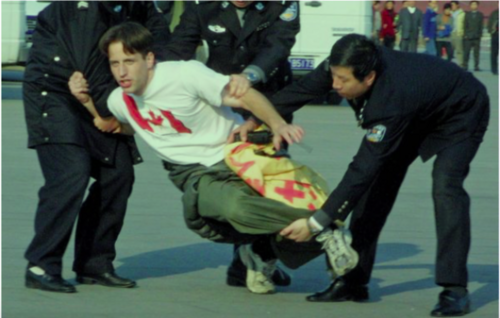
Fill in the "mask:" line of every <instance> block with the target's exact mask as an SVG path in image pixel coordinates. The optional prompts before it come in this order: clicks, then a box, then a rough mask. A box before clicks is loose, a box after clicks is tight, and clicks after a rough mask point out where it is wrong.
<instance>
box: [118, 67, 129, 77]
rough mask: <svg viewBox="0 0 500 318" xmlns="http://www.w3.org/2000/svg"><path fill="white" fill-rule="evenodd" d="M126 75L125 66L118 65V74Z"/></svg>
mask: <svg viewBox="0 0 500 318" xmlns="http://www.w3.org/2000/svg"><path fill="white" fill-rule="evenodd" d="M125 75H127V67H126V66H125V65H120V76H121V77H124V76H125Z"/></svg>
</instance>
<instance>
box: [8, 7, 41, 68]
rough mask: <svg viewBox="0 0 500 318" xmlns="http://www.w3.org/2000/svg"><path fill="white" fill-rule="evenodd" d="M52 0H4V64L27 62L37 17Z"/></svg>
mask: <svg viewBox="0 0 500 318" xmlns="http://www.w3.org/2000/svg"><path fill="white" fill-rule="evenodd" d="M49 3H50V1H2V65H5V64H19V63H23V62H26V59H27V57H28V51H29V48H30V47H31V34H32V33H33V30H34V29H35V24H36V17H37V16H38V13H39V12H40V11H42V10H43V9H44V8H45V7H46V6H47V5H49Z"/></svg>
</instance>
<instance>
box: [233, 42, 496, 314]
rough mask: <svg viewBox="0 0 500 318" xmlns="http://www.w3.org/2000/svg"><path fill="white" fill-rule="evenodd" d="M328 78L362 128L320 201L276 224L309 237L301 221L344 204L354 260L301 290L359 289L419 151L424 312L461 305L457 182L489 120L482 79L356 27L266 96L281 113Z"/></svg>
mask: <svg viewBox="0 0 500 318" xmlns="http://www.w3.org/2000/svg"><path fill="white" fill-rule="evenodd" d="M331 87H333V89H335V90H336V91H337V92H338V93H339V94H340V95H341V96H343V97H345V98H346V99H347V100H348V101H349V103H350V104H351V106H352V108H353V109H354V111H355V113H356V119H357V122H358V125H359V126H361V127H362V128H363V129H366V131H367V132H366V135H365V136H364V137H363V140H362V142H361V146H360V148H359V150H358V153H357V154H356V156H355V157H354V159H353V161H352V163H351V164H350V165H349V167H348V170H347V172H346V174H345V175H344V177H343V178H342V180H341V182H340V184H339V185H338V186H337V188H336V189H335V190H334V191H333V192H332V193H331V195H330V196H329V198H328V200H327V202H326V203H325V204H324V206H323V207H322V208H321V210H318V211H317V212H316V213H315V214H314V215H313V216H312V217H311V218H310V219H309V220H305V219H302V220H298V221H296V222H294V223H292V224H291V225H290V226H289V227H287V228H286V229H284V230H283V231H282V232H281V234H282V235H285V236H287V237H288V238H290V239H294V240H296V241H304V240H307V239H309V238H310V236H311V228H314V229H316V230H321V229H322V228H324V227H328V226H331V224H332V221H337V220H341V221H342V220H345V219H346V217H347V215H348V214H349V213H350V212H351V211H352V210H354V212H353V215H352V220H351V223H350V230H351V232H352V235H353V237H354V241H353V248H354V249H356V250H357V251H358V253H359V256H360V260H359V264H358V266H357V267H356V268H355V269H354V270H353V271H352V272H350V273H348V274H347V275H345V276H344V277H340V278H337V279H335V280H334V281H333V283H332V284H331V285H330V287H329V288H328V289H326V290H325V291H323V292H320V293H317V294H314V295H312V296H309V297H308V300H309V301H345V300H355V301H361V300H366V299H368V289H367V286H366V285H367V284H368V282H369V280H370V276H371V272H372V269H373V264H374V260H375V251H376V244H377V240H378V237H379V234H380V232H381V230H382V227H383V225H384V223H385V220H386V218H387V216H388V214H389V212H390V211H391V209H392V206H393V204H394V201H395V200H396V196H397V193H398V190H399V188H400V186H401V183H402V182H403V179H404V177H405V175H406V172H407V169H408V167H409V166H410V164H411V163H412V162H413V161H414V160H415V159H416V158H417V157H418V156H421V157H422V159H423V160H424V161H427V160H429V159H430V158H431V157H433V156H436V159H435V161H434V168H433V173H432V178H433V191H432V195H433V199H434V206H435V217H436V228H437V239H438V247H437V264H436V284H438V285H439V286H442V287H443V288H444V290H443V292H442V293H441V294H440V296H439V302H438V304H437V305H436V307H435V308H434V310H433V311H432V313H431V314H432V315H434V316H455V315H463V314H465V313H467V312H468V311H469V306H470V304H469V298H468V292H467V289H466V288H467V268H466V262H467V255H468V251H469V246H470V216H469V208H470V200H469V196H468V195H467V192H466V191H465V189H464V187H463V183H464V180H465V178H466V177H467V175H468V173H469V166H470V163H471V161H472V159H473V158H474V155H475V154H476V152H477V150H478V148H479V145H480V144H481V142H482V139H483V136H484V134H485V131H486V128H487V125H488V121H489V112H490V110H489V98H488V95H487V92H486V89H485V87H484V86H483V85H482V84H481V83H480V82H479V81H478V80H477V79H476V78H474V76H473V75H472V74H470V73H467V72H465V71H463V70H462V69H461V68H460V67H458V66H456V65H455V64H452V63H447V62H444V61H441V60H440V59H437V58H435V57H432V56H427V55H423V54H413V53H403V52H397V51H391V50H388V49H386V48H384V47H377V46H376V45H375V44H374V43H373V42H372V41H370V40H368V39H367V38H366V37H364V36H361V35H355V34H351V35H347V36H345V37H343V38H342V39H340V40H339V41H338V42H337V43H335V45H334V46H333V48H332V51H331V55H330V58H329V60H326V61H325V62H323V63H322V64H321V65H320V66H319V67H318V68H317V69H316V70H315V71H313V72H311V73H310V74H308V75H307V76H306V77H304V78H303V79H301V80H300V81H298V82H296V83H294V84H292V85H290V86H288V87H286V88H285V89H283V90H282V91H281V92H279V93H278V94H276V95H275V96H274V98H272V102H273V103H274V105H275V106H276V107H277V109H278V111H280V112H281V113H283V114H287V113H290V112H293V111H295V110H297V109H298V108H300V107H301V106H302V105H304V104H306V103H307V102H308V101H310V100H311V99H313V98H315V97H316V96H321V95H322V94H324V93H325V92H327V91H328V90H329V89H330V88H331ZM249 123H251V122H249ZM243 129H246V128H245V127H244V128H243ZM308 225H309V227H308Z"/></svg>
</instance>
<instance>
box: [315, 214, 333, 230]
mask: <svg viewBox="0 0 500 318" xmlns="http://www.w3.org/2000/svg"><path fill="white" fill-rule="evenodd" d="M313 220H314V221H315V222H317V223H318V225H319V226H318V227H322V228H325V227H327V226H329V225H330V224H331V223H332V219H331V218H330V216H329V215H328V214H327V213H326V212H325V211H323V210H318V211H316V212H315V213H314V214H313V216H312V217H311V222H314V221H313ZM313 224H314V225H316V224H315V223H313Z"/></svg>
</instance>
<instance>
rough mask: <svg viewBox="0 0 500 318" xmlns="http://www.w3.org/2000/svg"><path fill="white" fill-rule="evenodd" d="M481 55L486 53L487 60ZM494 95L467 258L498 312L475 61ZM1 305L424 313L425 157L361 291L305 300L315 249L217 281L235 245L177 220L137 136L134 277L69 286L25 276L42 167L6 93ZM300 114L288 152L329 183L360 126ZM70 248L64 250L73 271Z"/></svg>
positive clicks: (337, 117)
mask: <svg viewBox="0 0 500 318" xmlns="http://www.w3.org/2000/svg"><path fill="white" fill-rule="evenodd" d="M484 65H486V62H485V64H484ZM477 76H478V77H479V78H480V79H481V81H482V82H483V83H485V84H486V85H487V87H488V89H489V92H490V95H491V98H492V107H491V108H492V121H491V125H490V129H489V132H488V134H487V136H486V138H485V141H484V143H483V145H482V147H481V149H480V151H479V153H478V155H477V157H476V159H475V161H474V162H473V164H472V169H471V175H470V177H469V178H468V180H467V182H466V188H467V189H468V191H469V193H470V196H471V198H472V220H473V222H472V225H473V241H472V249H471V253H470V258H469V270H470V285H469V290H470V292H471V298H472V302H473V312H472V313H471V315H470V317H471V318H472V317H488V318H490V317H498V278H499V277H498V270H499V268H498V259H499V258H498V245H499V244H498V243H499V238H498V211H499V209H498V193H499V189H498V187H499V180H498V163H499V158H498V153H499V152H498V106H499V105H498V77H493V76H492V75H491V74H490V73H487V72H481V73H477ZM2 102H3V104H2V107H1V108H2V150H3V151H2V163H3V165H2V190H3V193H2V260H3V262H2V296H3V301H2V317H5V318H11V317H15V318H30V317H38V318H43V317H51V318H53V317H55V318H58V317H73V318H77V317H86V318H87V317H121V318H126V317H130V318H135V317H146V318H149V317H205V318H210V317H278V316H283V317H289V318H293V317H315V318H320V317H385V318H387V317H389V318H390V317H415V318H417V317H426V316H427V315H428V312H429V310H430V309H431V308H432V306H433V305H434V304H435V301H436V299H437V295H438V293H439V292H440V289H439V288H437V287H436V286H435V285H434V283H433V271H434V265H433V264H434V259H435V230H434V221H433V209H432V200H431V195H430V193H431V179H430V175H431V167H432V163H428V164H425V165H424V164H422V163H421V162H416V163H415V164H414V165H413V166H412V168H411V169H410V173H409V175H408V177H407V179H406V181H405V183H404V185H403V188H402V189H401V192H400V195H399V198H398V201H397V203H396V206H395V207H394V211H393V213H392V215H391V217H390V219H389V221H388V223H387V225H386V228H385V230H384V232H383V234H382V236H381V239H380V246H379V253H378V257H377V263H376V267H375V271H374V273H373V279H372V282H371V284H370V292H371V300H370V302H368V303H364V304H356V303H352V302H348V303H339V304H333V303H329V304H311V303H307V302H306V301H305V300H304V297H305V296H306V295H308V294H310V293H312V292H314V291H317V290H319V289H322V288H323V287H325V286H326V285H327V284H328V278H327V276H326V273H325V271H324V268H325V266H324V262H323V259H316V260H315V261H313V262H311V263H310V264H308V265H307V266H305V267H303V268H301V269H299V270H296V271H290V272H291V274H292V275H293V278H294V282H293V284H292V286H290V287H289V288H280V289H279V293H278V294H276V295H270V296H260V295H253V294H251V293H250V292H248V291H247V290H246V289H244V288H231V287H228V286H226V285H225V284H224V280H225V271H226V268H227V265H228V263H229V262H230V259H231V247H230V246H225V245H219V244H213V243H209V242H206V241H203V240H201V239H199V238H198V237H197V236H196V235H194V234H193V233H191V232H189V231H188V230H187V229H186V228H185V226H184V224H183V220H182V216H181V203H180V200H179V199H180V193H179V191H177V190H176V189H175V188H174V187H173V186H172V185H171V184H170V183H169V181H168V180H167V175H166V173H165V172H163V171H162V169H161V165H160V163H159V160H158V159H156V158H155V157H154V155H153V154H152V152H151V151H150V150H149V149H148V148H146V146H145V145H144V144H143V143H141V142H140V143H139V144H140V148H141V150H142V153H143V156H144V158H146V162H145V163H143V164H141V165H139V166H137V169H136V175H137V181H136V184H135V189H134V193H133V195H132V198H131V200H130V204H129V212H128V215H127V219H126V223H125V226H124V229H123V232H122V234H121V236H120V239H119V242H118V246H117V248H118V258H117V260H116V262H115V264H116V267H117V269H118V272H119V273H120V274H122V275H124V276H127V277H131V278H134V279H136V280H137V281H138V284H139V286H140V287H139V288H136V289H132V290H112V289H108V288H105V287H98V286H77V287H78V293H77V294H74V295H61V294H54V293H47V292H41V291H35V290H28V289H26V288H24V287H23V284H24V282H23V274H24V269H25V266H26V262H25V260H24V259H23V253H24V251H25V248H26V246H27V244H28V243H29V241H30V239H31V238H32V235H33V217H34V211H35V207H36V204H37V191H38V189H39V187H40V186H41V185H42V182H43V180H42V176H41V172H40V168H39V166H38V163H37V160H36V156H35V152H34V151H31V150H27V149H26V140H27V136H26V129H25V123H24V117H23V116H24V113H23V109H22V105H21V102H20V101H14V100H3V101H2ZM296 122H297V123H299V124H302V125H303V126H304V127H305V129H306V130H307V137H306V140H305V142H306V143H307V144H308V145H309V146H311V147H313V149H314V150H313V152H312V153H311V154H308V153H307V152H305V151H304V150H303V149H301V148H298V147H293V148H292V154H293V155H294V157H295V159H297V160H300V161H302V162H305V163H307V164H309V165H310V166H312V167H314V168H315V169H317V170H318V171H319V172H321V173H322V174H323V175H324V176H325V178H326V179H327V180H328V181H329V182H330V185H331V186H332V187H333V186H335V185H336V183H337V182H338V181H339V179H340V178H341V176H342V175H343V173H344V171H345V169H346V167H347V164H348V163H349V161H350V160H351V158H352V157H353V155H354V154H355V152H356V150H357V147H358V144H359V141H360V139H361V137H362V134H363V131H361V130H359V129H357V127H356V123H355V121H354V118H353V114H352V111H351V110H350V109H349V108H347V107H319V106H318V107H315V106H309V107H306V108H304V109H302V110H301V111H300V112H299V113H298V114H297V116H296ZM72 254H73V248H72V245H71V244H70V247H69V248H68V251H67V253H66V257H65V258H64V262H65V264H64V265H65V270H64V276H65V277H66V278H68V279H70V280H71V281H73V282H74V277H75V276H74V273H73V272H71V271H70V269H71V262H72Z"/></svg>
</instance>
